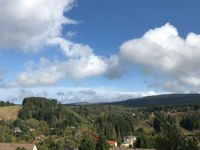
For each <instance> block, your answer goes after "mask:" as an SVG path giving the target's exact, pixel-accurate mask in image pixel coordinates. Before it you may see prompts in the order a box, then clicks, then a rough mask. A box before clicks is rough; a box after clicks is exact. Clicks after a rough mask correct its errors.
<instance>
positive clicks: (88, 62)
mask: <svg viewBox="0 0 200 150" xmlns="http://www.w3.org/2000/svg"><path fill="white" fill-rule="evenodd" d="M106 69H107V64H106V63H105V62H104V60H103V59H101V58H100V57H98V56H95V55H90V56H89V57H81V58H71V59H69V60H66V61H65V60H64V61H59V60H55V61H50V60H48V59H46V58H41V59H40V61H39V63H38V64H35V65H33V64H32V66H31V67H30V66H29V67H28V68H27V70H25V71H24V72H21V73H20V74H19V75H18V76H17V78H16V79H15V80H14V81H12V82H11V83H10V84H11V85H12V86H32V85H51V84H54V83H57V82H59V81H62V80H64V79H66V78H68V79H73V80H81V79H84V78H87V77H91V76H97V75H100V74H102V73H104V72H105V71H106Z"/></svg>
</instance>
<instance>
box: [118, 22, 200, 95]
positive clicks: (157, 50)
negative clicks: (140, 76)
mask: <svg viewBox="0 0 200 150" xmlns="http://www.w3.org/2000/svg"><path fill="white" fill-rule="evenodd" d="M120 55H121V57H122V58H123V59H125V60H127V61H128V62H129V63H131V64H138V65H140V66H141V67H142V68H143V69H144V70H148V72H149V73H153V74H154V75H155V74H159V77H161V78H160V79H161V80H160V82H159V79H158V78H157V79H155V80H153V81H151V83H149V85H154V86H155V85H156V86H157V87H159V88H163V89H167V90H169V91H176V92H181V91H199V90H200V66H199V65H200V59H199V58H200V35H197V34H195V33H189V34H188V35H187V37H186V38H185V39H184V38H182V37H180V36H179V34H178V31H177V29H176V28H175V27H174V26H173V25H171V24H169V23H167V24H165V25H164V26H162V27H160V28H155V29H152V30H149V31H148V32H146V33H145V34H144V35H143V36H142V37H141V38H137V39H132V40H129V41H127V42H124V43H123V44H122V45H121V47H120ZM149 75H151V74H149ZM152 82H154V83H152Z"/></svg>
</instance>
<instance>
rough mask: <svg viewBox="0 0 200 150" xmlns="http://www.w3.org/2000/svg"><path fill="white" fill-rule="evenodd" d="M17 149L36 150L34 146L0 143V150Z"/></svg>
mask: <svg viewBox="0 0 200 150" xmlns="http://www.w3.org/2000/svg"><path fill="white" fill-rule="evenodd" d="M17 148H25V149H26V150H37V147H36V146H35V145H34V144H15V143H0V150H16V149H17Z"/></svg>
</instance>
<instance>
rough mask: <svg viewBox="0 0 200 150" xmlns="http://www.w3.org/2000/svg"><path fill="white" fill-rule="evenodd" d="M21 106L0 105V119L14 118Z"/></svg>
mask: <svg viewBox="0 0 200 150" xmlns="http://www.w3.org/2000/svg"><path fill="white" fill-rule="evenodd" d="M20 109H21V106H7V107H0V120H15V119H16V118H17V114H18V112H19V110H20Z"/></svg>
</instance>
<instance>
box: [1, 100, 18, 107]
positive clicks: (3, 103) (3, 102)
mask: <svg viewBox="0 0 200 150" xmlns="http://www.w3.org/2000/svg"><path fill="white" fill-rule="evenodd" d="M14 105H15V104H14V103H12V102H9V101H7V102H5V101H0V107H5V106H14Z"/></svg>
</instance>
